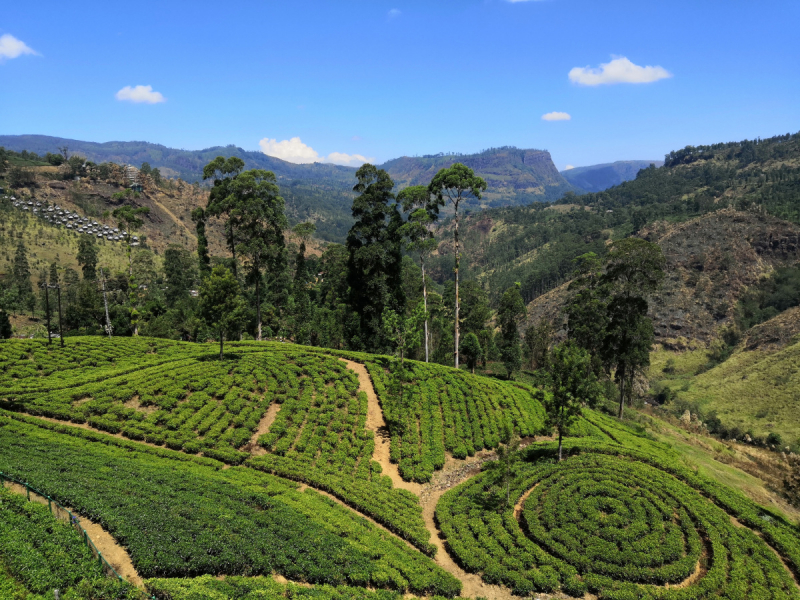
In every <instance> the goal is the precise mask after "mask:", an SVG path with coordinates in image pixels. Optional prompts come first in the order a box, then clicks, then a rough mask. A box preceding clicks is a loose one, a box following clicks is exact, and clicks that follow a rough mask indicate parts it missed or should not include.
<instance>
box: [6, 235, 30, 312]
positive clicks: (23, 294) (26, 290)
mask: <svg viewBox="0 0 800 600" xmlns="http://www.w3.org/2000/svg"><path fill="white" fill-rule="evenodd" d="M11 283H12V285H14V286H15V287H16V292H17V294H16V301H17V303H18V304H19V305H24V304H25V303H26V301H27V299H28V297H30V296H32V295H33V285H32V284H31V268H30V265H29V264H28V250H27V248H25V244H23V243H22V242H19V243H18V244H17V250H16V252H15V253H14V262H13V264H12V265H11Z"/></svg>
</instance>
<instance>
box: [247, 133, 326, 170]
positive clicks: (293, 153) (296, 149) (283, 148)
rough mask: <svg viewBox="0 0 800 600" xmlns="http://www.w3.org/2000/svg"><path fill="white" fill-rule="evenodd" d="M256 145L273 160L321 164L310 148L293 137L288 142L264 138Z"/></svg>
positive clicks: (317, 155)
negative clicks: (272, 157)
mask: <svg viewBox="0 0 800 600" xmlns="http://www.w3.org/2000/svg"><path fill="white" fill-rule="evenodd" d="M258 145H259V146H260V147H261V152H263V153H264V154H267V155H269V156H274V157H275V158H280V159H281V160H285V161H287V162H290V163H296V164H300V163H313V162H322V160H321V159H320V157H319V154H318V153H317V151H316V150H314V149H313V148H312V147H311V146H307V145H306V144H304V143H303V142H302V141H300V138H299V137H293V138H292V139H290V140H282V141H280V142H279V141H278V140H271V139H269V138H264V139H263V140H261V141H260V142H258Z"/></svg>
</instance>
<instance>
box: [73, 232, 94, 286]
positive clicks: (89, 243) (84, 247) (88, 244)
mask: <svg viewBox="0 0 800 600" xmlns="http://www.w3.org/2000/svg"><path fill="white" fill-rule="evenodd" d="M77 260H78V265H80V267H81V271H83V278H84V279H86V280H89V281H94V280H95V279H97V245H96V244H95V243H94V238H92V237H89V236H85V235H84V236H81V237H80V238H78V256H77Z"/></svg>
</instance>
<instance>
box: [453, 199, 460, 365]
mask: <svg viewBox="0 0 800 600" xmlns="http://www.w3.org/2000/svg"><path fill="white" fill-rule="evenodd" d="M453 205H454V206H455V209H456V213H455V223H456V228H455V232H454V235H453V239H454V241H455V246H456V268H455V274H456V323H455V337H456V339H455V343H456V344H455V345H456V348H455V366H456V369H457V368H458V308H459V307H458V262H459V260H458V259H459V256H458V201H456V202H454V203H453Z"/></svg>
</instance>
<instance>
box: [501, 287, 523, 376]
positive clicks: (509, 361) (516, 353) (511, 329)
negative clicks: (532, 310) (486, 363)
mask: <svg viewBox="0 0 800 600" xmlns="http://www.w3.org/2000/svg"><path fill="white" fill-rule="evenodd" d="M524 317H525V302H523V300H522V295H521V294H520V284H519V283H516V284H514V285H512V286H511V287H510V288H508V289H507V290H506V291H505V293H504V294H503V297H502V298H501V300H500V308H499V309H498V311H497V320H498V321H499V323H500V335H501V337H502V347H501V349H500V353H501V355H502V357H503V364H504V365H505V367H506V371H507V372H508V378H509V379H511V376H512V374H513V373H514V372H515V371H519V369H520V367H521V366H522V347H521V346H520V341H519V323H520V321H521V320H522V319H523V318H524Z"/></svg>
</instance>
